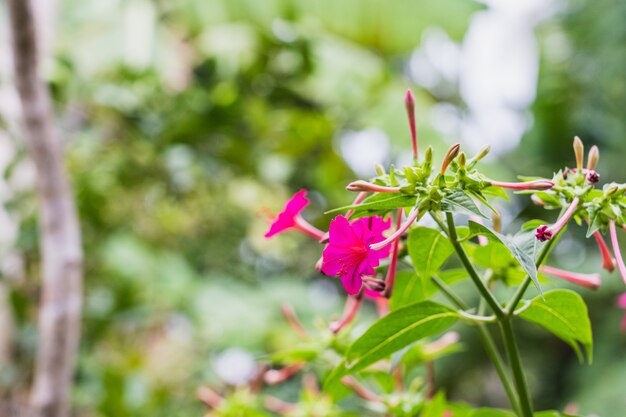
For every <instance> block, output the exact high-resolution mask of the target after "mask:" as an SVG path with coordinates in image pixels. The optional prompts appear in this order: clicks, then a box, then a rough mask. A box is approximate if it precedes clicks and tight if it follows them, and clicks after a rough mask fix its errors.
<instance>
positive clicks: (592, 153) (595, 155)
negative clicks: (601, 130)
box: [587, 145, 600, 171]
mask: <svg viewBox="0 0 626 417" xmlns="http://www.w3.org/2000/svg"><path fill="white" fill-rule="evenodd" d="M599 160H600V151H599V150H598V147H597V146H596V145H593V146H592V147H591V149H589V155H587V170H589V171H593V170H594V169H596V166H598V161H599Z"/></svg>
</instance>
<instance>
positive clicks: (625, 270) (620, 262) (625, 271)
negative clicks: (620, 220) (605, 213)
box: [609, 220, 626, 284]
mask: <svg viewBox="0 0 626 417" xmlns="http://www.w3.org/2000/svg"><path fill="white" fill-rule="evenodd" d="M609 231H610V233H611V244H612V245H613V253H614V254H615V262H616V263H617V269H618V270H619V274H620V275H621V276H622V280H623V281H624V283H625V284H626V265H624V259H622V252H621V251H620V249H619V242H618V240H617V230H616V229H615V220H611V222H610V223H609Z"/></svg>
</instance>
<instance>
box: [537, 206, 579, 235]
mask: <svg viewBox="0 0 626 417" xmlns="http://www.w3.org/2000/svg"><path fill="white" fill-rule="evenodd" d="M579 201H580V200H579V198H578V197H576V198H574V199H573V200H572V202H571V203H570V205H569V207H568V208H567V210H566V211H565V213H563V215H562V216H561V217H560V218H559V219H558V220H557V221H556V223H554V224H553V225H551V226H547V225H545V224H544V225H542V226H539V227H538V228H537V230H535V237H536V238H537V240H539V241H541V242H545V241H546V240H550V239H552V238H553V237H554V236H555V235H557V234H558V233H559V232H560V231H561V229H563V227H565V225H566V224H567V222H568V221H569V219H570V218H571V217H572V215H573V214H574V213H575V212H576V209H577V208H578V202H579Z"/></svg>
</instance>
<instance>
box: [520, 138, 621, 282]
mask: <svg viewBox="0 0 626 417" xmlns="http://www.w3.org/2000/svg"><path fill="white" fill-rule="evenodd" d="M574 155H575V157H576V168H572V169H570V168H565V169H562V170H560V171H558V172H557V173H556V174H554V177H553V178H552V182H553V183H554V186H553V187H551V188H550V189H549V190H545V191H541V192H535V193H533V195H532V196H531V199H532V201H533V202H534V203H535V204H538V205H541V206H543V207H545V208H546V209H560V210H561V213H562V214H561V215H560V216H559V218H558V220H557V221H556V222H555V223H553V224H551V225H542V226H539V227H538V228H537V230H536V231H535V236H536V237H537V239H538V240H540V241H542V242H543V241H547V240H550V239H553V238H554V237H555V236H557V235H558V234H559V233H560V232H561V231H562V230H563V229H564V228H565V226H566V225H567V224H568V222H569V220H570V219H572V218H573V219H575V220H576V221H577V222H578V223H582V222H583V221H584V222H586V223H587V224H588V230H587V237H591V236H593V237H594V239H595V240H596V242H597V244H598V248H599V249H600V253H601V255H602V266H603V268H604V269H606V270H607V271H609V272H612V271H613V270H614V269H615V266H616V265H617V267H618V270H619V272H620V275H621V276H622V279H623V280H624V282H625V283H626V266H624V262H623V259H622V255H621V251H620V248H619V242H618V238H617V228H618V227H620V228H623V227H624V225H625V221H624V219H625V218H626V197H625V195H624V192H625V191H626V184H616V183H610V184H605V185H604V186H603V187H602V189H598V188H596V185H597V184H598V182H599V180H600V176H599V174H598V173H597V171H596V167H597V165H598V161H599V159H600V153H599V151H598V148H597V147H596V146H592V147H591V149H590V151H589V154H588V156H587V165H586V167H584V166H583V162H584V145H583V142H582V141H581V140H580V139H579V138H578V137H576V138H574ZM607 231H608V232H609V234H610V237H611V243H612V249H613V253H614V256H615V257H614V258H613V256H612V255H611V251H610V250H609V248H608V246H607V244H606V242H605V241H604V237H603V235H602V234H603V233H606V232H607Z"/></svg>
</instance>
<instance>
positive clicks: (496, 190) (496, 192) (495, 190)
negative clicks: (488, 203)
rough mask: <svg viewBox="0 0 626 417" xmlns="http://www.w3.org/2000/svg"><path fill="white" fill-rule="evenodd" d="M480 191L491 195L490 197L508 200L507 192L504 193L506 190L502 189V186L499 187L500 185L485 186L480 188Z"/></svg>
mask: <svg viewBox="0 0 626 417" xmlns="http://www.w3.org/2000/svg"><path fill="white" fill-rule="evenodd" d="M481 192H482V193H483V194H485V195H490V196H492V197H500V198H503V199H505V200H506V201H509V196H508V194H507V193H506V191H504V189H503V188H501V187H492V186H489V187H487V188H483V189H482V190H481Z"/></svg>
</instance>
